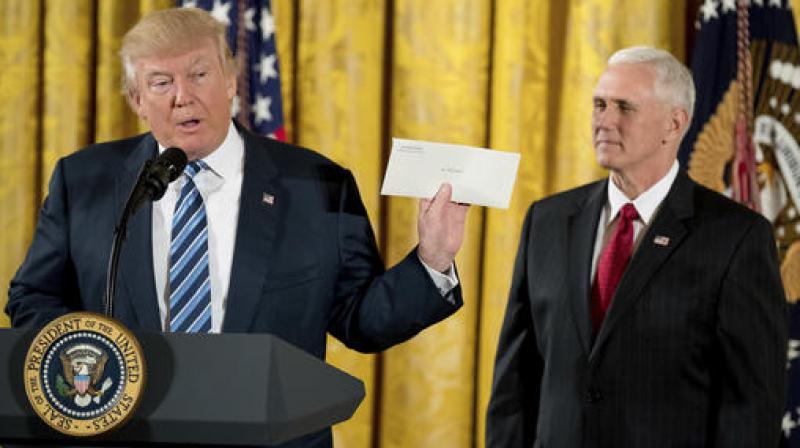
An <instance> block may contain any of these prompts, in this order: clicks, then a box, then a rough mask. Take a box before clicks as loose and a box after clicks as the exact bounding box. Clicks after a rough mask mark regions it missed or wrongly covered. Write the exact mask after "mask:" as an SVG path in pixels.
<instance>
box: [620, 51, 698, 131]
mask: <svg viewBox="0 0 800 448" xmlns="http://www.w3.org/2000/svg"><path fill="white" fill-rule="evenodd" d="M616 64H647V65H649V66H650V67H652V68H653V70H654V71H655V74H656V80H655V91H656V94H657V95H658V96H659V97H661V98H662V99H664V100H665V101H667V102H668V103H669V104H672V105H674V106H678V107H681V108H683V109H684V110H686V113H687V114H689V123H691V122H692V114H693V113H694V101H695V95H696V94H695V89H694V80H693V79H692V74H691V72H690V71H689V69H688V68H686V66H685V65H683V64H682V63H681V62H680V61H678V60H677V59H675V56H673V55H671V54H670V53H669V52H666V51H664V50H659V49H657V48H652V47H630V48H623V49H622V50H619V51H617V52H616V53H614V54H612V55H611V57H610V58H608V65H616Z"/></svg>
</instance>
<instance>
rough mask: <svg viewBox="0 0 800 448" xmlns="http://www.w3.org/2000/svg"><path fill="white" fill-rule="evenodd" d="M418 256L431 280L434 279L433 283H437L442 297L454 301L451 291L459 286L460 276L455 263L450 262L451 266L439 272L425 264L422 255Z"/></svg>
mask: <svg viewBox="0 0 800 448" xmlns="http://www.w3.org/2000/svg"><path fill="white" fill-rule="evenodd" d="M417 258H419V262H420V263H422V266H424V267H425V270H426V271H428V276H430V278H431V280H433V284H434V285H436V288H437V289H438V290H439V294H441V295H442V297H446V298H447V301H448V302H450V303H453V298H452V297H450V296H449V294H450V292H451V291H452V290H453V289H455V287H456V286H458V276H456V270H455V267H454V265H453V263H452V262H451V263H450V267H449V268H447V270H446V271H444V272H439V271H437V270H436V269H433V268H432V267H430V266H428V265H427V264H425V262H424V261H422V257H420V256H419V254H417Z"/></svg>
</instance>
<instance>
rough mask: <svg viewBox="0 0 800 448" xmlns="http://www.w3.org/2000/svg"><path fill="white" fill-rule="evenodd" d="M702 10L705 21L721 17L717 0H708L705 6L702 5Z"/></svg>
mask: <svg viewBox="0 0 800 448" xmlns="http://www.w3.org/2000/svg"><path fill="white" fill-rule="evenodd" d="M700 12H701V13H702V14H703V22H708V21H709V20H711V19H715V18H717V17H719V15H717V2H716V1H715V0H706V1H705V3H703V6H701V7H700Z"/></svg>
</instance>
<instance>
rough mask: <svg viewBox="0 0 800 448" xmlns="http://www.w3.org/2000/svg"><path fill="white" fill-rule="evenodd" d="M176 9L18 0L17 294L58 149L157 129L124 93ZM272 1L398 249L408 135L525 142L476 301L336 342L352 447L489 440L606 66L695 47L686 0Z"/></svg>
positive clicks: (7, 9) (5, 141)
mask: <svg viewBox="0 0 800 448" xmlns="http://www.w3.org/2000/svg"><path fill="white" fill-rule="evenodd" d="M225 1H228V0H225ZM171 4H172V1H171V0H125V1H114V0H3V1H2V2H0V17H2V18H1V19H0V63H2V66H3V67H4V69H3V70H2V71H0V97H2V98H3V101H0V131H2V133H1V135H2V147H0V172H2V173H3V174H2V176H0V210H3V212H2V213H0V247H1V248H2V250H0V289H2V290H3V293H2V294H0V298H2V299H0V306H2V304H3V303H4V302H5V290H6V288H7V285H8V282H9V280H10V278H11V276H12V275H13V273H14V270H15V269H16V267H17V266H18V265H19V263H20V262H21V260H22V257H23V256H24V254H25V251H26V249H27V245H28V244H29V242H30V238H31V235H32V232H33V228H34V224H35V216H36V215H35V214H36V210H37V209H38V207H39V204H40V203H41V200H42V198H43V196H44V194H46V183H47V181H48V178H49V176H50V172H51V170H52V167H53V164H54V163H55V161H56V160H57V159H58V157H60V156H62V155H64V154H67V153H69V152H71V151H74V150H75V149H77V148H79V147H82V146H84V145H86V144H88V143H91V142H93V141H103V140H109V139H115V138H121V137H124V136H128V135H132V134H135V133H137V132H139V131H140V130H141V129H143V128H142V124H141V123H139V122H138V121H137V120H136V118H135V116H134V115H133V114H132V113H131V112H130V110H129V109H128V108H127V105H126V104H125V102H124V99H123V98H122V96H121V95H120V94H119V77H120V68H119V62H118V57H117V51H118V49H119V45H120V39H121V36H122V35H123V34H124V32H125V31H126V30H127V29H128V28H129V27H130V26H131V25H132V24H133V23H135V22H136V20H138V18H139V17H140V16H141V15H142V14H144V13H146V12H148V11H150V10H153V9H157V8H164V7H168V6H170V5H171ZM272 4H273V9H274V13H275V15H276V27H277V32H276V35H277V39H278V53H279V60H280V69H281V81H282V91H283V102H284V110H285V118H286V127H287V134H288V136H289V139H290V141H292V142H294V143H297V144H300V145H303V146H307V147H310V148H313V149H316V150H317V151H320V152H321V153H323V154H326V155H327V156H329V157H331V158H332V159H334V160H336V161H338V162H339V163H341V164H343V165H344V166H346V167H348V168H349V169H351V170H352V171H353V173H354V175H355V177H356V179H357V181H358V184H359V187H360V191H361V195H362V197H363V199H364V202H365V204H366V207H367V210H368V212H369V216H370V219H371V220H372V223H373V225H374V228H375V230H376V232H377V234H378V238H379V241H380V244H381V249H382V251H383V254H384V258H385V260H386V261H387V263H388V264H392V263H395V262H397V261H398V260H399V259H400V258H401V257H403V256H404V255H405V254H406V253H408V251H409V250H411V249H412V248H413V247H414V245H415V244H416V213H417V204H416V201H412V200H407V199H397V198H390V199H387V198H382V197H381V196H380V195H379V190H380V182H381V176H382V173H383V169H384V166H385V163H386V160H387V154H388V150H389V145H390V137H404V138H413V139H423V140H432V141H441V142H452V143H462V144H468V145H475V146H488V147H491V148H494V149H499V150H504V151H515V152H520V153H522V162H521V166H520V171H519V174H518V181H517V184H516V187H515V191H514V195H513V197H512V202H511V206H510V207H509V208H508V209H507V210H497V209H483V208H478V207H473V208H472V210H470V214H469V218H468V227H467V231H466V238H465V243H464V247H463V248H462V250H461V252H460V254H459V256H458V259H457V264H458V271H459V275H460V279H461V282H462V286H463V288H464V299H465V306H464V308H463V309H462V310H460V311H459V312H458V314H456V315H455V316H453V317H451V318H450V319H448V320H446V321H444V322H442V323H441V324H439V325H437V326H435V327H433V328H430V329H428V330H425V331H424V332H422V333H421V334H420V335H419V336H417V337H416V338H414V339H413V340H411V341H409V342H408V343H405V344H402V345H400V346H398V347H395V348H392V349H390V350H388V351H387V352H385V353H383V354H380V355H361V354H357V353H354V352H352V351H350V350H347V349H345V348H343V347H342V346H341V345H340V344H338V343H337V342H335V341H331V342H330V343H329V361H330V362H331V363H332V364H334V365H336V366H338V367H340V368H343V369H345V370H347V371H348V372H350V373H351V374H353V375H355V376H357V377H359V378H361V379H363V380H364V381H365V383H366V385H367V393H368V395H367V399H366V400H365V402H364V403H363V404H362V405H361V407H360V408H359V410H358V412H357V413H356V415H355V417H354V418H353V419H351V420H350V421H348V422H346V423H344V424H341V425H338V426H337V427H335V428H334V437H335V440H336V446H337V447H339V448H342V447H345V448H349V447H356V448H367V447H375V446H381V447H406V446H436V447H468V446H483V435H484V431H485V428H484V413H485V409H486V404H487V401H488V397H489V392H490V384H491V375H492V369H493V361H494V354H495V346H496V343H497V336H498V333H499V328H500V324H501V320H502V314H503V311H504V308H505V302H506V294H507V289H508V284H509V281H510V277H511V270H512V267H513V260H514V254H515V252H516V247H517V243H518V238H519V230H520V229H519V227H520V225H521V221H522V219H523V215H524V213H525V211H526V210H527V207H528V206H529V204H530V203H531V201H533V200H535V199H538V198H541V197H543V196H545V195H547V194H550V193H553V192H555V191H559V190H563V189H566V188H570V187H573V186H576V185H578V184H581V183H584V182H586V181H589V180H592V179H595V178H599V177H601V176H603V175H604V172H603V171H601V170H600V169H598V167H597V165H596V164H595V162H594V157H593V154H592V149H591V142H590V133H589V119H590V106H591V101H590V97H591V93H592V89H593V86H594V83H595V81H596V79H597V77H598V75H599V74H600V72H601V71H602V69H603V66H604V61H605V59H606V58H607V57H608V56H609V55H610V54H611V53H612V52H613V51H614V50H616V49H618V48H620V47H624V46H628V45H634V44H647V45H654V46H658V47H662V48H665V49H667V50H670V51H672V52H673V53H675V54H676V55H677V56H678V57H679V58H683V56H684V47H685V36H686V34H687V30H685V23H686V9H687V1H678V2H675V1H672V0H550V1H544V0H543V1H528V0H436V1H431V0H273V2H272ZM792 5H793V6H794V7H795V10H799V9H798V8H800V0H792ZM3 325H8V320H7V319H6V318H5V316H2V313H0V326H3Z"/></svg>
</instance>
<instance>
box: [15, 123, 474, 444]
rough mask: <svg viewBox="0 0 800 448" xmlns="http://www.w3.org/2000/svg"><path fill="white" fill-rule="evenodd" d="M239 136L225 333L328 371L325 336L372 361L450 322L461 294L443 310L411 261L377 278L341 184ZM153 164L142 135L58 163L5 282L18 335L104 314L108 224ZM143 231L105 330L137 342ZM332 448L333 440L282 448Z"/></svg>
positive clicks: (374, 260)
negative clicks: (133, 334) (272, 338)
mask: <svg viewBox="0 0 800 448" xmlns="http://www.w3.org/2000/svg"><path fill="white" fill-rule="evenodd" d="M240 132H241V134H242V136H243V138H244V146H245V156H244V157H245V159H244V175H243V181H242V192H241V199H240V206H239V207H240V208H239V219H238V227H237V232H236V243H235V248H234V255H233V264H232V269H231V279H230V286H229V290H228V296H227V304H226V313H225V318H224V321H223V328H222V330H223V331H224V332H262V333H271V334H274V335H277V336H278V337H280V338H282V339H284V340H286V341H288V342H290V343H292V344H294V345H296V346H298V347H300V348H302V349H303V350H305V351H307V352H309V353H311V354H313V355H315V356H317V357H319V358H323V359H324V357H325V343H326V336H325V335H326V332H330V333H331V334H332V335H334V336H335V337H336V338H338V339H339V340H341V341H342V342H344V343H345V344H346V345H347V346H349V347H351V348H354V349H356V350H359V351H363V352H374V351H379V350H383V349H385V348H387V347H389V346H391V345H393V344H397V343H399V342H402V341H405V340H407V339H409V338H410V337H412V336H414V335H415V334H417V333H418V332H419V331H421V330H422V329H424V328H425V327H427V326H429V325H431V324H433V323H435V322H437V321H439V320H441V319H444V318H445V317H447V316H449V315H450V314H452V313H453V312H455V310H456V309H458V307H459V306H460V305H461V303H462V299H461V292H460V289H459V288H456V289H455V290H454V291H453V292H452V294H453V296H452V297H451V298H450V299H452V300H451V301H450V300H446V299H445V298H443V297H442V296H441V294H440V293H439V291H438V289H437V288H436V286H435V285H434V284H433V282H432V280H431V279H430V277H429V275H428V273H427V272H426V271H425V269H424V267H423V266H422V264H421V263H420V262H419V260H418V257H417V255H416V251H411V253H409V255H408V256H407V257H406V258H405V259H404V260H403V261H401V262H400V263H398V264H397V265H396V266H394V267H393V268H391V269H389V270H388V271H386V272H384V268H383V263H382V261H381V259H380V256H379V254H378V250H377V247H376V245H375V238H374V236H373V232H372V229H371V227H370V224H369V220H368V218H367V214H366V212H365V209H364V206H363V204H362V202H361V198H360V197H359V194H358V190H357V188H356V184H355V181H354V180H353V177H352V175H351V174H350V172H349V171H347V170H344V169H342V168H341V167H339V166H337V165H336V164H334V163H333V162H331V161H329V160H328V159H326V158H324V157H322V156H320V155H319V154H316V153H314V152H312V151H309V150H306V149H302V148H297V147H293V146H290V145H287V144H283V143H280V142H277V141H275V140H270V139H266V138H261V137H258V136H256V135H253V134H251V133H249V132H247V131H244V130H240ZM156 153H157V145H156V142H155V140H154V139H153V137H152V136H151V135H150V134H144V135H141V136H138V137H134V138H131V139H128V140H122V141H116V142H110V143H103V144H98V145H93V146H90V147H88V148H86V149H84V150H81V151H78V152H76V153H74V154H72V155H70V156H68V157H65V158H63V159H61V160H60V161H59V162H58V164H57V166H56V168H55V171H54V173H53V176H52V179H51V181H50V191H49V195H48V197H47V199H46V200H45V202H44V206H43V208H42V210H41V212H40V214H39V219H38V222H37V228H36V233H35V235H34V239H33V243H32V244H31V247H30V249H29V251H28V255H27V258H26V259H25V261H24V262H23V264H22V266H21V267H20V268H19V271H18V272H17V274H16V276H15V277H14V278H13V280H12V281H11V287H10V290H9V300H8V305H7V308H6V311H7V313H8V314H9V315H10V316H11V320H12V324H13V325H14V326H31V325H42V324H44V323H45V322H47V321H49V320H51V319H53V318H54V317H57V316H59V315H62V314H65V313H67V312H71V311H77V310H90V311H97V312H102V300H103V296H104V291H105V284H106V264H107V261H108V255H109V252H110V247H111V242H112V233H113V229H114V225H115V222H116V220H117V219H118V217H119V215H120V212H121V211H122V207H123V205H124V203H125V200H126V199H127V195H128V193H129V191H130V189H131V186H132V185H133V183H134V181H135V179H136V176H137V173H138V170H139V168H140V167H141V166H142V164H143V163H144V161H145V160H146V159H148V158H151V157H153V156H154V155H155V154H156ZM265 194H267V195H272V196H273V197H274V203H273V204H269V203H267V202H269V201H264V200H263V198H264V195H265ZM151 220H152V206H151V204H147V205H146V206H145V207H143V208H142V209H141V210H140V211H139V212H138V213H137V214H136V215H134V217H133V218H132V219H131V221H130V222H129V231H128V239H127V241H126V243H125V246H124V248H123V252H122V255H121V258H120V270H119V272H120V275H119V280H118V284H117V297H116V302H115V308H114V310H115V313H114V317H116V318H117V319H118V320H120V321H121V322H123V323H124V324H125V325H127V326H128V327H129V328H131V329H134V330H151V331H161V329H162V325H161V322H160V318H159V311H158V303H157V298H156V290H155V283H154V273H153V255H152V221H151ZM451 302H452V303H451ZM330 445H331V436H330V431H324V432H323V433H320V434H315V435H312V436H309V437H306V438H305V439H304V440H302V441H298V442H297V443H295V444H290V446H330Z"/></svg>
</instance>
